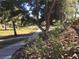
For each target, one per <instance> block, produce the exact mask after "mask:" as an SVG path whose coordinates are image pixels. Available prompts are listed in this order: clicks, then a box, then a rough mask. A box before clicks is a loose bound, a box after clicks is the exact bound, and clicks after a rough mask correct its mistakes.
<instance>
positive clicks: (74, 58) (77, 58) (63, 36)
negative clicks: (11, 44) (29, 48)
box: [12, 20, 79, 59]
mask: <svg viewBox="0 0 79 59" xmlns="http://www.w3.org/2000/svg"><path fill="white" fill-rule="evenodd" d="M59 39H60V41H61V42H63V45H64V44H68V43H69V42H73V43H74V45H75V47H74V48H73V49H70V50H68V51H64V52H63V54H61V56H59V58H58V59H79V20H76V21H75V22H74V23H73V25H72V26H70V27H68V28H67V29H66V30H65V31H64V32H62V33H60V36H59ZM25 57H26V55H25V53H24V52H23V51H22V49H19V50H17V51H16V52H15V54H14V55H13V56H12V59H27V58H25ZM30 57H31V56H30ZM31 59H38V58H31ZM39 59H41V58H39ZM49 59H51V58H49Z"/></svg>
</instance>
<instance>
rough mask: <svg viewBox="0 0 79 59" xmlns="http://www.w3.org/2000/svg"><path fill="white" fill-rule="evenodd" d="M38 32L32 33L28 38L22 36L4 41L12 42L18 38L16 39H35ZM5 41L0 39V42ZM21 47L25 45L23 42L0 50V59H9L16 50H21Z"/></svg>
mask: <svg viewBox="0 0 79 59" xmlns="http://www.w3.org/2000/svg"><path fill="white" fill-rule="evenodd" d="M39 32H40V30H37V31H36V32H35V33H33V34H32V35H30V36H23V37H21V36H20V37H14V38H9V39H6V40H13V39H16V38H18V39H19V38H28V39H35V38H36V37H37V36H38V34H39ZM6 40H5V39H1V40H0V41H6ZM23 45H25V43H24V42H19V43H16V44H13V45H10V46H8V47H5V48H2V49H0V59H11V56H12V54H13V53H14V52H15V51H16V50H18V49H19V48H21V47H22V46H23Z"/></svg>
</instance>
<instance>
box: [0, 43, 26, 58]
mask: <svg viewBox="0 0 79 59" xmlns="http://www.w3.org/2000/svg"><path fill="white" fill-rule="evenodd" d="M23 45H25V43H24V42H19V43H16V44H13V45H10V46H8V47H5V48H3V49H0V59H11V56H12V54H13V53H14V52H15V51H16V50H18V49H19V48H21V47H22V46H23Z"/></svg>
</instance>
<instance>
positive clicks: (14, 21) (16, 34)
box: [12, 21, 17, 36]
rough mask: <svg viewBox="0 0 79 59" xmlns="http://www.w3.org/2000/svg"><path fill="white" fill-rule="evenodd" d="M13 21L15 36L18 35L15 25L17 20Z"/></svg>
mask: <svg viewBox="0 0 79 59" xmlns="http://www.w3.org/2000/svg"><path fill="white" fill-rule="evenodd" d="M12 23H13V31H14V36H17V33H16V27H15V21H12Z"/></svg>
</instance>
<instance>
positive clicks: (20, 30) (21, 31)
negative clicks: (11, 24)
mask: <svg viewBox="0 0 79 59" xmlns="http://www.w3.org/2000/svg"><path fill="white" fill-rule="evenodd" d="M36 30H37V28H32V27H22V28H17V29H16V31H17V34H28V33H32V32H35V31H36ZM9 35H14V32H13V29H12V28H8V29H7V30H4V29H2V28H0V36H9Z"/></svg>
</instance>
